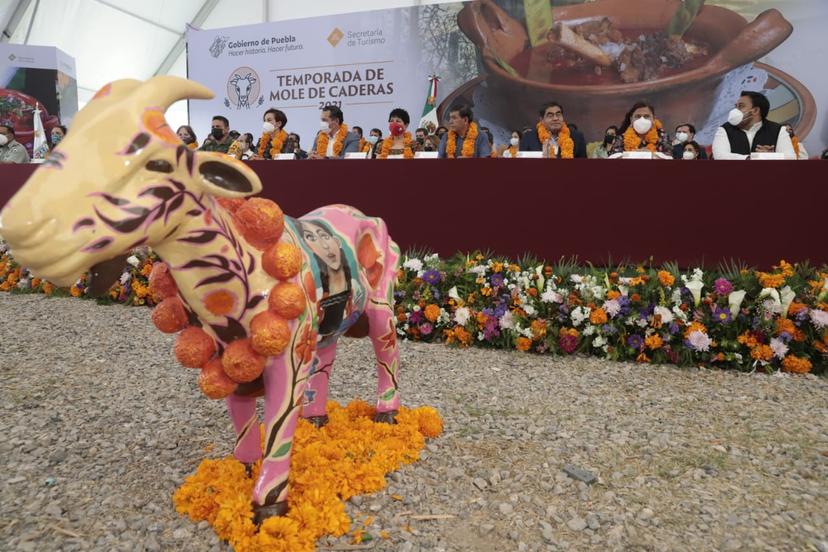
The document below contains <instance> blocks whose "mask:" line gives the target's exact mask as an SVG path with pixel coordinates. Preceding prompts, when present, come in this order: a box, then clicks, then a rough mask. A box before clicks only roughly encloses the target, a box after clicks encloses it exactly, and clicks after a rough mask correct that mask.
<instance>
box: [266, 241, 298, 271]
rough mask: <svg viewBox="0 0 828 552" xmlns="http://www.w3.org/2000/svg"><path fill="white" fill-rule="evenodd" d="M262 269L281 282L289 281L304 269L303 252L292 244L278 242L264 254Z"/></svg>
mask: <svg viewBox="0 0 828 552" xmlns="http://www.w3.org/2000/svg"><path fill="white" fill-rule="evenodd" d="M262 268H263V269H264V271H265V272H267V273H268V274H269V275H271V276H273V277H274V278H278V279H279V280H288V279H290V278H293V277H294V276H296V275H297V274H299V269H301V268H302V252H301V251H300V250H299V248H298V247H296V246H295V245H293V244H292V243H287V242H278V243H276V244H274V245H272V246H270V247H269V248H267V249H266V250H265V252H264V253H262Z"/></svg>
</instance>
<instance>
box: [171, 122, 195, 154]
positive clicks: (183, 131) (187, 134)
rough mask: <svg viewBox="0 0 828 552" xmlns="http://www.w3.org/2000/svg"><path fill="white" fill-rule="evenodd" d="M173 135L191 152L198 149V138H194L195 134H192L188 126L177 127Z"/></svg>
mask: <svg viewBox="0 0 828 552" xmlns="http://www.w3.org/2000/svg"><path fill="white" fill-rule="evenodd" d="M175 133H176V134H177V135H178V138H179V139H180V140H181V141H182V142H184V145H186V146H187V147H188V148H190V149H191V150H194V149H198V138H196V134H195V132H193V127H191V126H190V125H182V126H180V127H178V130H176V131H175Z"/></svg>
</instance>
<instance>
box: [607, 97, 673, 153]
mask: <svg viewBox="0 0 828 552" xmlns="http://www.w3.org/2000/svg"><path fill="white" fill-rule="evenodd" d="M625 151H649V152H651V153H656V152H658V153H663V154H666V155H670V154H671V153H672V147H671V146H670V142H669V141H668V140H667V133H666V132H664V129H663V128H662V126H661V121H659V120H658V119H656V117H655V109H653V106H651V105H650V104H648V103H646V102H636V103H635V105H633V106H632V108H631V109H630V110H629V111H628V112H627V114H626V115H625V116H624V122H623V123H621V127H620V128H619V129H618V136H617V137H616V138H615V142H614V143H613V146H612V149H611V150H610V155H613V154H616V153H623V152H625ZM670 156H671V157H672V155H670Z"/></svg>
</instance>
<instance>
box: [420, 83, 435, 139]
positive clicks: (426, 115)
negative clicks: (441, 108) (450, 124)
mask: <svg viewBox="0 0 828 552" xmlns="http://www.w3.org/2000/svg"><path fill="white" fill-rule="evenodd" d="M439 80H440V77H438V76H437V75H431V76H430V77H428V91H427V92H426V101H425V106H423V115H422V117H420V127H421V128H425V129H428V131H429V133H433V132H434V130H435V129H436V128H437V127H438V126H440V121H439V120H438V119H437V81H439Z"/></svg>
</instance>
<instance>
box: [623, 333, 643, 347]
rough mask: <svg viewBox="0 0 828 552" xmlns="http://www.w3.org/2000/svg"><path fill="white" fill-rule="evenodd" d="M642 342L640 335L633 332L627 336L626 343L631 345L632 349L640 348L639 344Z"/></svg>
mask: <svg viewBox="0 0 828 552" xmlns="http://www.w3.org/2000/svg"><path fill="white" fill-rule="evenodd" d="M643 343H644V340H643V339H641V336H640V335H637V334H633V335H631V336H630V337H628V338H627V345H629V346H630V347H632V348H633V349H636V350H640V349H641V345H642V344H643Z"/></svg>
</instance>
